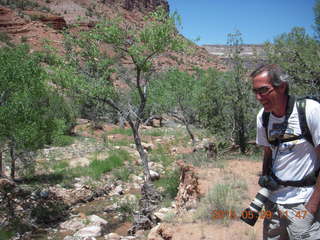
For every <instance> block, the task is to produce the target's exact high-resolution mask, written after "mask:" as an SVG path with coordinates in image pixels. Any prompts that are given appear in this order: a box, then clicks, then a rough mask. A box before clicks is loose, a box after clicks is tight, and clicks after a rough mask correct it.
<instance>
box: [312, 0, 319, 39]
mask: <svg viewBox="0 0 320 240" xmlns="http://www.w3.org/2000/svg"><path fill="white" fill-rule="evenodd" d="M313 11H314V23H315V32H316V35H317V38H318V40H319V39H320V1H319V0H316V2H315V4H314V8H313Z"/></svg>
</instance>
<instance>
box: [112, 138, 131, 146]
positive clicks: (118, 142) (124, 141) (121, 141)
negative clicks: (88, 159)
mask: <svg viewBox="0 0 320 240" xmlns="http://www.w3.org/2000/svg"><path fill="white" fill-rule="evenodd" d="M132 143H133V140H130V139H117V140H109V142H108V143H107V145H109V144H110V145H111V146H127V147H128V146H130V144H132Z"/></svg>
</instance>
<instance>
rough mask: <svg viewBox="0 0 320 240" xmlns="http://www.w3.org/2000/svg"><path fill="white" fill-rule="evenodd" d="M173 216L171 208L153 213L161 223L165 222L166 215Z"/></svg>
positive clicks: (173, 212)
mask: <svg viewBox="0 0 320 240" xmlns="http://www.w3.org/2000/svg"><path fill="white" fill-rule="evenodd" d="M169 214H170V215H174V214H175V211H174V209H172V208H161V209H159V210H158V211H156V212H155V213H154V215H155V216H156V217H157V218H158V219H159V220H160V221H161V222H163V221H165V219H166V217H167V216H168V215H169Z"/></svg>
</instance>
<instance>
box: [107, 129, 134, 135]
mask: <svg viewBox="0 0 320 240" xmlns="http://www.w3.org/2000/svg"><path fill="white" fill-rule="evenodd" d="M108 134H121V135H126V136H133V133H132V130H131V128H114V129H112V130H111V131H109V132H108Z"/></svg>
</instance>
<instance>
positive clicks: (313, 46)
mask: <svg viewBox="0 0 320 240" xmlns="http://www.w3.org/2000/svg"><path fill="white" fill-rule="evenodd" d="M266 52H267V56H268V60H269V61H270V62H272V63H277V64H279V65H280V66H281V67H282V68H283V69H284V70H285V71H286V72H287V73H288V74H289V76H290V77H291V80H292V83H293V84H291V86H290V87H291V89H290V91H292V92H293V93H295V94H298V95H304V94H306V93H308V94H318V92H319V87H320V65H319V61H320V44H319V42H318V41H316V40H315V39H314V38H312V37H310V36H309V35H308V34H307V33H306V32H305V30H304V28H300V27H295V28H293V29H292V30H291V32H289V33H283V34H281V35H280V36H278V37H276V38H275V39H274V41H273V43H272V44H271V43H267V44H266Z"/></svg>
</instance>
